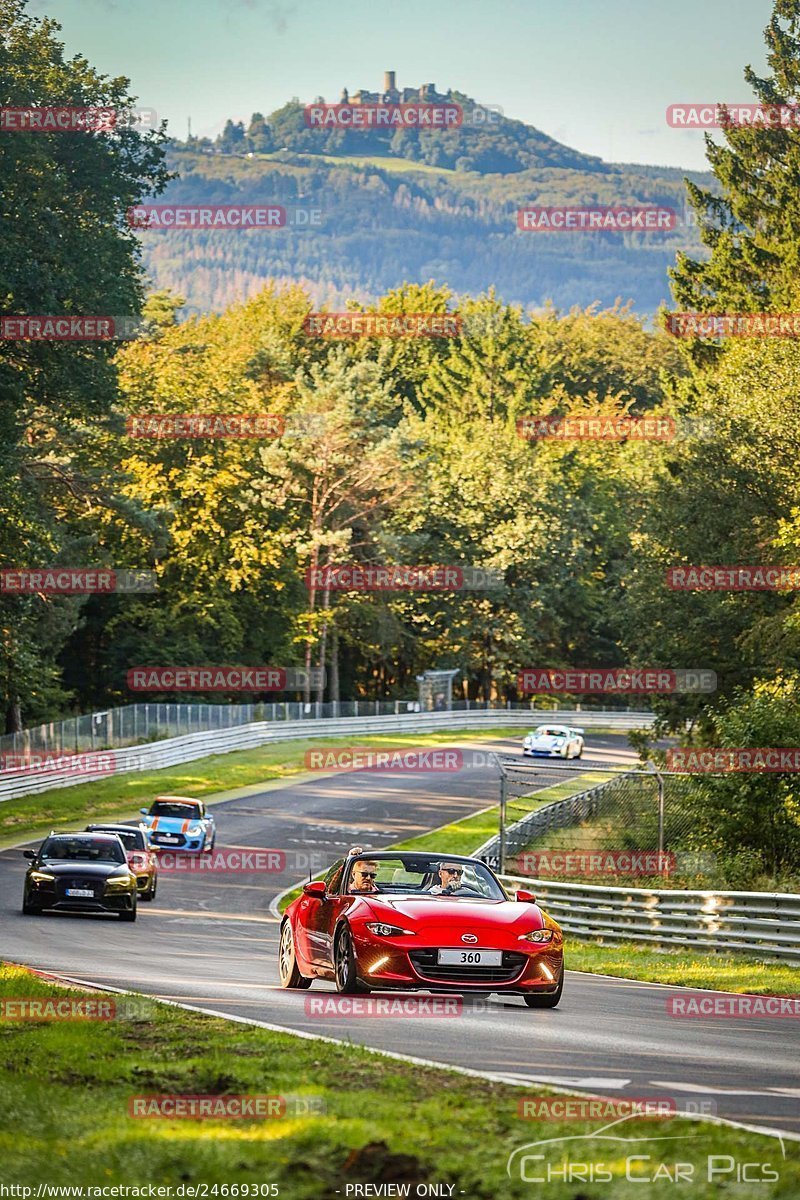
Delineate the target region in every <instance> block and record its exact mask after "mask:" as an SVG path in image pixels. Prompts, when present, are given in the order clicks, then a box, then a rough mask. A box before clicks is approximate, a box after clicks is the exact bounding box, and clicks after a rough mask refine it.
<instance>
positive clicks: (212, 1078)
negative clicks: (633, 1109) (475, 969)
mask: <svg viewBox="0 0 800 1200" xmlns="http://www.w3.org/2000/svg"><path fill="white" fill-rule="evenodd" d="M86 995H91V996H92V997H93V998H94V999H97V998H98V993H82V992H81V991H80V990H79V989H69V990H65V989H63V988H59V987H56V986H54V985H52V984H50V983H48V982H47V981H45V980H43V979H41V978H39V977H37V976H34V975H31V974H30V973H28V972H25V971H22V970H19V969H16V968H9V967H3V968H0V999H4V1000H7V999H12V998H16V999H20V998H25V999H28V998H39V999H46V998H54V999H59V1000H63V999H64V998H66V997H74V998H80V997H81V996H86ZM111 999H116V1003H117V1004H119V1006H120V1007H119V1011H118V1014H117V1015H116V1017H115V1018H114V1019H112V1020H104V1021H86V1020H84V1021H71V1022H70V1021H64V1020H53V1021H49V1022H35V1023H30V1022H27V1023H26V1022H23V1021H14V1020H8V1019H3V1020H0V1039H2V1045H3V1051H4V1053H3V1055H2V1057H0V1087H2V1093H3V1108H4V1118H5V1119H4V1121H3V1128H2V1132H0V1163H1V1164H2V1165H0V1183H2V1184H4V1185H11V1184H24V1185H27V1186H31V1185H34V1186H36V1185H38V1184H51V1185H56V1186H58V1185H62V1186H69V1185H71V1186H87V1185H88V1186H93V1185H96V1186H105V1185H115V1184H123V1185H128V1186H139V1187H142V1186H144V1187H145V1188H146V1187H147V1185H163V1184H171V1185H172V1186H173V1188H174V1187H175V1186H176V1185H180V1184H185V1185H186V1188H188V1187H190V1186H191V1185H198V1184H200V1185H209V1187H212V1186H213V1185H215V1184H219V1185H223V1184H227V1185H240V1187H241V1188H242V1190H239V1191H238V1192H237V1193H232V1192H231V1191H228V1192H227V1193H224V1192H222V1191H219V1192H217V1195H225V1194H227V1195H232V1194H234V1195H235V1194H238V1195H240V1196H242V1195H248V1194H249V1195H254V1194H256V1195H258V1194H261V1195H264V1194H267V1193H266V1192H265V1191H262V1192H260V1193H255V1192H253V1191H250V1192H249V1193H248V1192H245V1191H244V1185H249V1186H250V1187H251V1188H252V1187H253V1185H256V1184H258V1185H270V1184H274V1185H275V1186H276V1189H277V1194H278V1195H279V1196H280V1197H281V1200H335V1198H336V1197H343V1196H344V1195H345V1191H346V1188H347V1186H348V1185H352V1184H361V1185H364V1184H384V1185H385V1184H387V1183H401V1184H410V1185H411V1189H412V1191H411V1194H412V1195H413V1194H414V1189H415V1185H416V1184H418V1183H423V1184H427V1185H431V1184H438V1185H440V1186H442V1185H449V1186H450V1187H452V1188H453V1192H452V1195H453V1196H455V1197H460V1196H464V1197H469V1198H483V1197H486V1198H487V1200H488V1198H489V1197H496V1196H498V1195H503V1196H504V1197H508V1198H509V1200H516V1198H517V1197H519V1198H520V1200H522V1198H523V1197H530V1196H531V1195H532V1194H533V1193H532V1191H531V1184H530V1183H529V1182H523V1181H522V1180H521V1179H520V1173H519V1169H518V1167H517V1169H516V1170H515V1171H513V1172H512V1174H511V1177H510V1178H509V1177H508V1176H507V1174H506V1163H507V1161H508V1156H509V1154H510V1153H511V1152H512V1151H514V1150H515V1149H517V1148H519V1147H521V1146H523V1145H525V1144H527V1143H530V1142H533V1141H537V1140H539V1139H543V1138H548V1139H549V1138H563V1137H568V1136H575V1135H577V1134H586V1133H591V1132H596V1131H597V1130H598V1128H599V1127H600V1126H602V1125H605V1124H607V1123H608V1120H609V1118H608V1117H606V1119H603V1120H599V1121H598V1120H596V1119H595V1120H593V1121H586V1120H570V1121H564V1120H552V1119H551V1120H547V1121H543V1120H530V1119H527V1120H523V1119H520V1117H519V1115H518V1112H519V1101H520V1099H521V1098H522V1097H525V1096H528V1097H531V1096H532V1091H531V1090H530V1089H528V1090H527V1091H524V1090H523V1089H518V1088H514V1087H511V1086H507V1085H504V1084H496V1083H491V1082H489V1081H487V1080H483V1079H475V1078H468V1077H465V1076H463V1075H459V1074H457V1073H454V1072H449V1071H446V1070H440V1069H434V1068H426V1067H420V1066H417V1065H413V1064H406V1063H402V1062H397V1061H393V1060H391V1059H387V1058H384V1057H380V1056H378V1055H375V1054H372V1053H370V1052H369V1051H366V1050H362V1049H360V1048H357V1047H351V1046H338V1045H330V1044H327V1043H324V1042H317V1041H307V1040H302V1039H300V1038H293V1037H291V1036H290V1035H288V1034H280V1033H274V1032H271V1031H268V1030H260V1029H255V1028H251V1027H248V1026H243V1025H237V1024H233V1023H231V1022H229V1021H224V1020H222V1019H218V1018H215V1017H205V1016H201V1015H199V1014H196V1013H187V1012H184V1011H182V1010H180V1009H174V1008H169V1007H167V1006H164V1005H159V1004H156V1003H155V1002H152V1001H147V1000H144V999H142V998H138V997H137V998H135V999H131V1000H129V999H127V998H122V997H117V998H113V997H112V998H111ZM298 1001H299V1002H300V1003H302V1001H301V1000H300V997H298ZM527 1016H528V1017H529V1018H530V1020H531V1024H532V1025H535V1023H536V1021H537V1020H538V1019H540V1018H541V1016H542V1014H538V1013H532V1012H531V1013H528V1014H527ZM406 1020H408V1021H409V1024H410V1026H411V1023H412V1021H413V1018H406ZM343 1024H344V1023H343ZM410 1033H411V1034H412V1035H413V1027H411V1028H410ZM154 1094H158V1095H165V1094H178V1095H194V1096H198V1095H206V1096H207V1095H211V1096H216V1097H220V1096H224V1095H227V1096H232V1095H252V1094H257V1095H262V1096H263V1095H267V1096H271V1097H289V1098H296V1099H290V1100H289V1102H288V1105H287V1115H285V1116H279V1117H272V1118H266V1119H264V1118H262V1119H239V1120H231V1119H205V1120H199V1119H169V1118H164V1117H153V1118H136V1117H133V1116H130V1115H129V1105H130V1103H131V1101H132V1100H133V1098H135V1097H137V1096H142V1095H154ZM535 1094H536V1101H537V1103H541V1101H542V1100H543V1098H544V1097H545V1094H546V1093H545V1089H541V1088H538V1087H537V1088H536V1089H535ZM562 1101H563V1098H560V1100H559V1103H560V1102H562ZM298 1109H299V1111H300V1112H304V1111H308V1110H309V1109H310V1110H311V1111H310V1112H308V1115H298ZM613 1132H614V1133H616V1134H618V1135H619V1134H621V1135H622V1136H624V1137H625V1138H631V1139H634V1138H635V1139H641V1138H645V1139H648V1140H647V1141H645V1142H642V1141H636V1142H632V1143H631V1144H630V1145H626V1144H625V1143H622V1144H621V1143H619V1142H614V1143H609V1142H607V1141H606V1142H604V1141H602V1140H600V1139H598V1138H597V1137H596V1136H590V1137H588V1138H586V1139H585V1140H581V1141H580V1142H578V1143H577V1144H576V1145H575V1148H574V1149H573V1148H572V1147H571V1146H570V1144H569V1143H567V1146H570V1156H571V1158H572V1159H574V1160H575V1161H576V1163H577V1162H583V1163H586V1162H591V1161H603V1162H605V1163H607V1164H609V1167H610V1169H611V1170H612V1171H613V1174H614V1182H613V1183H605V1184H603V1185H602V1190H600V1191H598V1190H596V1189H592V1190H591V1191H589V1190H587V1189H585V1188H581V1187H579V1188H578V1190H577V1191H576V1187H575V1184H564V1183H562V1182H553V1183H550V1184H549V1186H548V1188H547V1195H548V1197H552V1200H568V1198H569V1200H574V1198H575V1197H576V1196H577V1195H579V1194H580V1195H584V1196H587V1197H588V1196H590V1195H591V1196H600V1195H602V1196H604V1197H608V1198H609V1200H619V1198H620V1197H631V1198H632V1200H635V1198H636V1197H637V1196H638V1195H639V1192H640V1190H641V1185H640V1184H636V1183H631V1182H629V1181H626V1180H625V1167H626V1163H625V1158H626V1155H628V1154H630V1155H631V1156H633V1155H642V1154H648V1153H649V1154H651V1155H653V1159H652V1164H651V1165H652V1167H653V1168H654V1167H655V1164H656V1163H657V1162H660V1161H664V1162H665V1163H673V1162H676V1161H680V1162H682V1163H688V1164H691V1166H692V1169H693V1171H694V1179H695V1182H694V1183H693V1185H692V1187H691V1189H690V1194H691V1196H692V1197H693V1200H706V1198H707V1197H711V1196H712V1195H716V1194H718V1185H717V1184H715V1183H708V1182H706V1175H707V1159H708V1155H710V1154H715V1155H725V1154H728V1155H730V1156H732V1157H733V1158H734V1159H735V1160H736V1161H739V1162H741V1161H747V1162H757V1163H770V1164H772V1167H773V1168H774V1169H775V1170H776V1171H777V1172H778V1173H779V1181H778V1182H777V1183H761V1184H758V1185H754V1187H753V1189H752V1190H751V1189H749V1188H748V1187H747V1186H746V1185H744V1186H739V1187H735V1188H734V1191H735V1193H736V1195H737V1196H739V1197H743V1198H746V1197H749V1196H751V1195H752V1196H756V1195H757V1196H759V1197H761V1198H763V1200H771V1198H773V1197H775V1198H777V1197H779V1196H785V1197H788V1196H791V1195H797V1194H798V1193H799V1192H800V1167H799V1166H798V1162H797V1157H796V1156H795V1157H794V1159H787V1160H785V1161H784V1159H783V1158H782V1154H781V1149H780V1146H779V1144H778V1143H777V1142H776V1141H775V1140H774V1139H769V1138H766V1137H763V1136H759V1135H755V1134H749V1133H744V1132H742V1131H739V1130H731V1129H728V1128H724V1127H720V1126H714V1125H707V1124H703V1125H698V1123H696V1122H690V1121H686V1120H683V1119H679V1118H665V1119H659V1120H655V1119H642V1118H635V1119H632V1120H629V1121H627V1122H625V1124H624V1125H623V1126H622V1127H618V1128H617V1129H615V1130H614V1131H613ZM665 1136H667V1137H670V1138H678V1139H680V1140H678V1141H674V1142H673V1141H670V1142H667V1143H663V1142H658V1141H650V1140H649V1139H653V1138H658V1137H665ZM665 1146H666V1147H668V1149H665V1148H664V1147H665ZM533 1152H534V1153H536V1152H539V1151H538V1148H537V1149H534V1151H533ZM545 1153H547V1154H548V1158H550V1157H551V1155H552V1161H553V1162H554V1163H559V1162H560V1161H561V1159H562V1158H563V1156H564V1146H563V1145H557V1146H556V1147H555V1148H553V1150H552V1151H548V1150H547V1148H545ZM517 1161H518V1160H517ZM540 1166H541V1164H537V1167H540ZM644 1166H645V1164H643V1163H642V1162H641V1161H639V1160H637V1161H636V1164H635V1170H636V1172H637V1173H639V1174H640V1173H641V1172H642V1170H643V1169H644ZM183 1194H184V1195H186V1194H189V1193H188V1192H186V1190H184V1193H183ZM207 1194H208V1195H212V1194H213V1193H211V1192H208V1193H207ZM273 1194H275V1193H273ZM350 1194H351V1195H352V1194H353V1193H352V1192H351V1193H350ZM363 1194H364V1193H363V1192H362V1195H363ZM367 1194H378V1193H377V1192H374V1193H370V1192H368V1193H367ZM400 1194H402V1193H400ZM444 1194H447V1193H444ZM647 1194H648V1195H649V1196H655V1197H657V1198H658V1197H665V1198H666V1197H670V1198H672V1197H674V1196H675V1194H676V1192H675V1185H674V1183H671V1182H669V1181H668V1180H666V1179H665V1180H664V1181H663V1182H659V1183H655V1184H653V1185H651V1186H650V1187H649V1189H648V1191H647Z"/></svg>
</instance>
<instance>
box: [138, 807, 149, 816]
mask: <svg viewBox="0 0 800 1200" xmlns="http://www.w3.org/2000/svg"><path fill="white" fill-rule="evenodd" d="M139 812H140V813H144V815H145V816H147V813H148V809H146V808H140V809H139Z"/></svg>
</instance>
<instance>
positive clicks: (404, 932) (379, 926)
mask: <svg viewBox="0 0 800 1200" xmlns="http://www.w3.org/2000/svg"><path fill="white" fill-rule="evenodd" d="M367 929H368V930H369V931H370V933H377V935H378V937H414V936H415V935H414V930H413V929H401V928H400V926H399V925H386V924H385V923H384V922H383V921H367Z"/></svg>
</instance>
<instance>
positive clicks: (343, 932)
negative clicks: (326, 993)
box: [333, 925, 361, 993]
mask: <svg viewBox="0 0 800 1200" xmlns="http://www.w3.org/2000/svg"><path fill="white" fill-rule="evenodd" d="M333 965H334V969H335V971H336V990H337V992H345V993H352V992H358V991H360V990H361V989H360V987H359V984H358V968H357V966H356V951H355V947H354V945H353V937H352V934H351V933H350V930H349V929H348V928H347V926H346V925H343V926H342V928H341V929H340V930H339V934H338V936H337V938H336V948H335V950H334V952H333Z"/></svg>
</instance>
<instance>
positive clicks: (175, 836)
mask: <svg viewBox="0 0 800 1200" xmlns="http://www.w3.org/2000/svg"><path fill="white" fill-rule="evenodd" d="M150 841H151V842H154V843H155V845H157V846H174V847H175V848H176V849H179V848H180V847H181V846H185V845H186V838H185V837H184V836H183V834H182V833H151V834H150Z"/></svg>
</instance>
